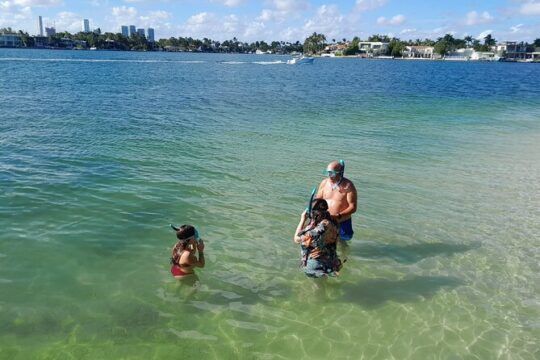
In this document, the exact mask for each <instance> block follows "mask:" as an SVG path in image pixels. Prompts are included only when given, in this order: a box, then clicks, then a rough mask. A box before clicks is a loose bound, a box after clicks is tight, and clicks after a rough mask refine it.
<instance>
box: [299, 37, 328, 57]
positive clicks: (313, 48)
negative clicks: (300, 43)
mask: <svg viewBox="0 0 540 360" xmlns="http://www.w3.org/2000/svg"><path fill="white" fill-rule="evenodd" d="M325 41H326V36H324V35H323V34H317V33H316V32H314V33H313V34H312V35H311V36H309V37H308V38H306V40H305V41H304V53H306V54H316V53H318V52H320V51H322V50H323V49H324V43H325Z"/></svg>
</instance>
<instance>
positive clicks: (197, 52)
mask: <svg viewBox="0 0 540 360" xmlns="http://www.w3.org/2000/svg"><path fill="white" fill-rule="evenodd" d="M2 49H12V50H13V49H15V50H38V51H42V50H51V51H77V52H95V51H104V52H127V53H182V54H216V55H258V56H288V57H289V56H293V55H292V54H255V53H241V52H207V51H165V50H159V51H158V50H120V49H75V48H73V49H66V48H40V47H0V50H2ZM312 57H314V58H317V59H322V58H325V59H362V60H403V61H445V62H473V63H477V62H481V63H525V64H529V63H540V60H538V61H527V60H504V59H503V60H471V59H444V58H440V59H433V58H414V57H392V56H378V57H375V56H374V57H368V56H359V55H342V56H321V55H313V56H312Z"/></svg>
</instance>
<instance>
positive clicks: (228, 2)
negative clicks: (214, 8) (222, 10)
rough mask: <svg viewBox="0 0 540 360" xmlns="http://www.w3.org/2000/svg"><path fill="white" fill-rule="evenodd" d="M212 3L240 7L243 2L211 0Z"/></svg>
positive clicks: (239, 0) (240, 0)
mask: <svg viewBox="0 0 540 360" xmlns="http://www.w3.org/2000/svg"><path fill="white" fill-rule="evenodd" d="M212 2H214V3H218V4H221V5H223V6H227V7H237V6H240V5H242V3H243V2H244V0H212Z"/></svg>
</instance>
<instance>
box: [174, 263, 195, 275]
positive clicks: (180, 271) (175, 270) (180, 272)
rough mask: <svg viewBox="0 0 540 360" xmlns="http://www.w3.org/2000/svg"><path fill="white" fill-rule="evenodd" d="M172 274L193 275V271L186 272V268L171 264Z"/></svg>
mask: <svg viewBox="0 0 540 360" xmlns="http://www.w3.org/2000/svg"><path fill="white" fill-rule="evenodd" d="M171 274H172V276H174V277H179V276H186V275H192V273H187V272H184V270H182V268H180V266H178V265H173V266H171Z"/></svg>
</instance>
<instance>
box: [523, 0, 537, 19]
mask: <svg viewBox="0 0 540 360" xmlns="http://www.w3.org/2000/svg"><path fill="white" fill-rule="evenodd" d="M519 13H520V14H521V15H526V16H537V15H540V1H538V0H530V1H527V2H526V3H525V4H523V5H521V7H520V9H519Z"/></svg>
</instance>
